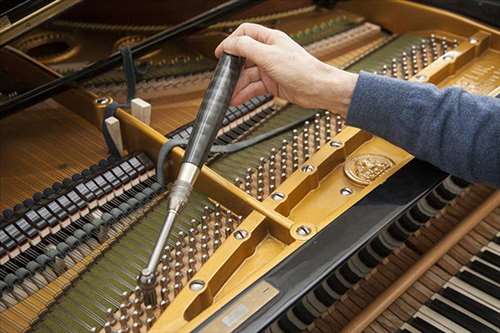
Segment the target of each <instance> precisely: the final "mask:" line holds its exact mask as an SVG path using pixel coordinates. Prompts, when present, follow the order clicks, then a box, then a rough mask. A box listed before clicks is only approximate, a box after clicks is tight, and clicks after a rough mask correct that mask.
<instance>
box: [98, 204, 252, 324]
mask: <svg viewBox="0 0 500 333" xmlns="http://www.w3.org/2000/svg"><path fill="white" fill-rule="evenodd" d="M242 219H243V218H242V216H240V215H236V214H234V213H233V212H232V211H231V210H229V209H225V208H224V207H222V206H221V205H220V204H218V203H215V204H214V205H213V206H211V207H210V206H204V207H203V210H202V214H201V216H200V217H199V219H191V221H190V222H189V223H188V227H187V228H186V229H185V230H181V231H178V232H177V235H176V236H177V237H176V240H175V242H174V244H173V245H172V244H170V245H167V246H165V248H164V250H163V253H162V256H161V260H160V264H159V265H158V268H157V274H158V276H157V279H156V280H157V281H158V282H157V285H156V292H157V295H156V296H157V299H159V300H160V302H159V303H158V306H152V305H147V306H146V305H145V304H144V298H143V294H142V290H141V288H140V287H139V286H137V287H136V288H135V290H134V292H133V293H128V292H124V293H123V294H122V296H123V301H122V303H121V304H120V306H119V310H118V311H117V312H114V311H113V310H112V309H108V311H107V322H106V323H105V324H104V331H105V332H106V333H113V332H118V333H119V332H130V331H132V332H133V333H138V332H140V331H141V329H143V327H146V329H149V328H151V326H152V325H153V323H154V321H155V319H156V317H157V315H158V314H159V313H161V312H163V311H164V310H165V309H166V308H167V307H168V305H169V304H170V302H171V301H172V300H173V299H174V298H175V297H176V296H177V295H178V294H179V292H180V291H181V290H182V288H183V287H184V286H185V285H186V284H187V282H188V281H189V280H191V279H192V277H193V276H194V274H195V273H196V272H197V271H198V270H199V269H200V268H201V266H202V265H203V264H204V263H205V262H207V261H208V259H209V258H210V256H211V255H212V254H213V253H214V252H215V251H216V250H217V249H218V248H219V247H220V245H221V244H222V242H223V241H224V240H225V239H227V238H228V237H229V236H230V235H231V234H232V233H233V232H234V230H235V229H236V228H237V227H238V226H239V224H240V223H241V221H242ZM115 328H117V330H115Z"/></svg>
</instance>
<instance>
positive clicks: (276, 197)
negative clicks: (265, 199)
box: [271, 192, 285, 201]
mask: <svg viewBox="0 0 500 333" xmlns="http://www.w3.org/2000/svg"><path fill="white" fill-rule="evenodd" d="M271 199H273V200H274V201H282V200H283V199H285V195H284V194H283V193H281V192H276V193H273V195H271Z"/></svg>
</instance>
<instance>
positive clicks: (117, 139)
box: [105, 117, 125, 156]
mask: <svg viewBox="0 0 500 333" xmlns="http://www.w3.org/2000/svg"><path fill="white" fill-rule="evenodd" d="M105 122H106V126H107V127H108V132H109V135H110V136H111V139H112V140H113V142H114V143H115V146H116V149H118V152H119V153H120V156H125V155H124V152H123V140H122V133H121V130H120V121H119V120H118V119H116V118H115V117H109V118H107V119H106V120H105Z"/></svg>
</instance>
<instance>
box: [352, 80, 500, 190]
mask: <svg viewBox="0 0 500 333" xmlns="http://www.w3.org/2000/svg"><path fill="white" fill-rule="evenodd" d="M347 123H348V124H349V125H351V126H355V127H359V128H362V129H364V130H366V131H369V132H371V133H373V134H375V135H377V136H379V137H382V138H384V139H386V140H388V141H390V142H392V143H393V144H395V145H397V146H399V147H401V148H403V149H405V150H406V151H408V152H409V153H411V154H412V155H414V156H415V157H417V158H419V159H422V160H426V161H428V162H430V163H432V164H434V165H435V166H437V167H439V168H440V169H442V170H444V171H446V172H448V173H451V174H453V175H456V176H458V177H461V178H463V179H466V180H468V181H471V182H481V183H488V184H491V185H494V186H496V187H499V188H500V146H499V145H500V99H499V98H494V97H486V96H476V95H472V94H469V93H467V92H465V91H464V90H462V89H460V88H453V87H452V88H446V89H438V88H437V87H435V86H434V85H431V84H421V83H414V82H406V81H401V80H395V79H391V78H387V77H383V76H378V75H372V74H368V73H364V72H362V73H361V74H360V76H359V79H358V82H357V84H356V88H355V90H354V93H353V96H352V101H351V105H350V107H349V112H348V115H347Z"/></svg>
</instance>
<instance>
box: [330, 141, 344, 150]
mask: <svg viewBox="0 0 500 333" xmlns="http://www.w3.org/2000/svg"><path fill="white" fill-rule="evenodd" d="M343 145H344V144H343V143H342V142H340V141H337V140H332V141H330V147H333V148H341V147H342V146H343Z"/></svg>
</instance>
